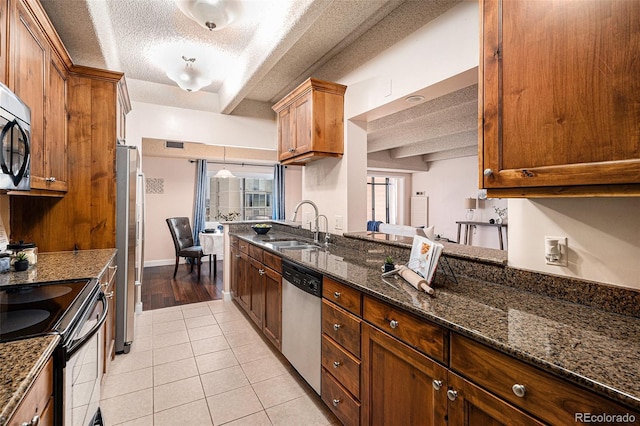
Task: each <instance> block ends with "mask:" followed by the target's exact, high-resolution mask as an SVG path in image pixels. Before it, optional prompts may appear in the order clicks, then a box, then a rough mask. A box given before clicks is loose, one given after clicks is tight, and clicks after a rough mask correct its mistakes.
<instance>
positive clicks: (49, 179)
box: [44, 176, 56, 182]
mask: <svg viewBox="0 0 640 426" xmlns="http://www.w3.org/2000/svg"><path fill="white" fill-rule="evenodd" d="M44 180H45V181H47V182H55V181H56V178H55V176H49V177H48V178H45V179H44Z"/></svg>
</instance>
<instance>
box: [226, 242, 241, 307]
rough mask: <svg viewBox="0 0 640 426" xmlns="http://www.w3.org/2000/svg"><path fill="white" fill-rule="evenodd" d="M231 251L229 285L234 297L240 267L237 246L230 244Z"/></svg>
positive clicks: (236, 290)
mask: <svg viewBox="0 0 640 426" xmlns="http://www.w3.org/2000/svg"><path fill="white" fill-rule="evenodd" d="M229 252H230V253H231V258H230V259H229V260H230V262H229V263H230V267H231V275H230V276H229V286H230V287H231V297H233V298H234V299H236V298H237V297H238V281H239V275H240V268H239V267H238V266H239V265H238V263H239V262H238V261H239V259H240V251H239V250H238V248H237V247H234V246H231V248H230V249H229Z"/></svg>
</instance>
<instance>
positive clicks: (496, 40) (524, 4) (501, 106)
mask: <svg viewBox="0 0 640 426" xmlns="http://www.w3.org/2000/svg"><path fill="white" fill-rule="evenodd" d="M481 19H482V53H481V60H480V62H481V63H480V67H481V74H480V75H481V78H480V92H479V93H480V106H481V108H480V109H481V114H482V116H481V117H480V119H481V137H480V154H481V158H480V162H479V167H480V182H481V184H482V187H484V188H487V189H489V190H490V189H497V188H514V190H512V194H513V195H512V196H518V194H519V193H518V191H516V190H515V188H523V187H524V188H531V193H532V194H534V193H535V191H538V192H539V193H540V194H539V195H544V194H545V193H546V194H558V195H561V192H562V191H560V190H556V192H552V190H551V189H547V190H546V192H545V191H544V188H545V187H547V188H548V187H560V186H570V187H574V188H573V190H574V191H579V189H578V188H579V186H580V185H610V184H637V183H639V179H638V176H640V132H638V123H639V122H640V108H637V105H638V93H640V79H638V78H637V76H638V75H640V59H639V57H638V52H640V32H639V31H638V30H637V23H638V22H640V2H637V1H617V0H593V1H551V0H546V1H501V0H483V1H481ZM620 40H624V43H620ZM482 120H483V121H482ZM536 187H537V188H538V189H537V190H536V189H535V188H536ZM601 188H602V187H601ZM615 188H617V189H618V190H622V189H623V188H630V185H627V186H624V185H622V186H618V187H611V188H609V192H608V193H611V192H612V191H613V192H614V193H615V190H616V189H615ZM582 190H583V191H587V190H588V188H584V187H583V188H582ZM595 190H597V187H596V189H595ZM565 191H566V190H565ZM591 191H594V189H591ZM636 191H637V187H636ZM522 192H523V193H525V191H524V190H522ZM490 193H491V192H490ZM493 194H496V195H497V194H501V193H500V192H494V193H493ZM502 194H503V195H507V196H508V195H509V192H502Z"/></svg>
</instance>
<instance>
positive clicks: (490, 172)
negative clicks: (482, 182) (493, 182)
mask: <svg viewBox="0 0 640 426" xmlns="http://www.w3.org/2000/svg"><path fill="white" fill-rule="evenodd" d="M482 173H484V175H485V176H491V175H492V174H493V170H492V169H484V172H482Z"/></svg>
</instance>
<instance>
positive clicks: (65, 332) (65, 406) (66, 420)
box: [0, 279, 108, 426]
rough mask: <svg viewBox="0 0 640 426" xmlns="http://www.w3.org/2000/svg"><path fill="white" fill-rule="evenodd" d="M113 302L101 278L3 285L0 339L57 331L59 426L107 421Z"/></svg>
mask: <svg viewBox="0 0 640 426" xmlns="http://www.w3.org/2000/svg"><path fill="white" fill-rule="evenodd" d="M107 313H108V304H107V301H106V298H105V295H104V293H103V292H102V291H101V290H100V285H99V283H98V281H97V280H96V279H80V280H70V281H57V282H45V283H37V284H18V285H9V286H3V287H0V342H4V341H10V340H17V339H22V338H27V337H34V336H40V335H44V334H51V333H57V334H59V335H60V337H61V340H62V342H61V344H60V345H59V346H58V348H57V349H56V351H55V353H54V401H56V405H55V406H54V417H55V424H56V425H65V426H66V425H83V426H85V425H93V426H95V425H102V419H101V415H100V408H99V402H100V376H101V374H100V370H101V369H100V366H101V365H102V360H103V356H104V354H103V353H102V352H103V349H102V346H103V345H102V344H101V342H102V341H103V340H102V335H101V333H102V329H103V327H102V325H103V323H104V321H105V319H106V316H107Z"/></svg>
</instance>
